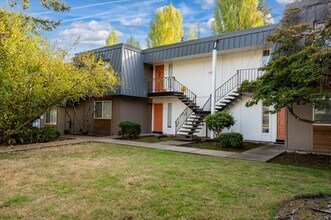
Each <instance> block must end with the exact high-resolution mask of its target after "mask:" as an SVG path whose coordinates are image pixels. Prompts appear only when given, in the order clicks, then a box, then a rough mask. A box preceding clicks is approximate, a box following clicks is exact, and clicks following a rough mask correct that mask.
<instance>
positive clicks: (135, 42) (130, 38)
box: [126, 35, 141, 48]
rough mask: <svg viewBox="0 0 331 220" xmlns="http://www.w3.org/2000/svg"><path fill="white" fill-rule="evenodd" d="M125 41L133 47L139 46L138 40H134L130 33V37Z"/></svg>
mask: <svg viewBox="0 0 331 220" xmlns="http://www.w3.org/2000/svg"><path fill="white" fill-rule="evenodd" d="M126 43H127V44H129V45H131V46H134V47H137V48H141V47H140V43H139V41H137V40H135V39H134V37H133V36H132V35H130V37H129V39H128V40H127V41H126Z"/></svg>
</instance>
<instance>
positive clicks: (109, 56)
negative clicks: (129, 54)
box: [96, 45, 122, 95]
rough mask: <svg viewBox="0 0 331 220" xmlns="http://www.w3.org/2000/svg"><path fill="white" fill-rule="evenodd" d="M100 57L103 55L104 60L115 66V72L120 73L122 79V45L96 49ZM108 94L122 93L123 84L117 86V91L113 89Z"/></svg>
mask: <svg viewBox="0 0 331 220" xmlns="http://www.w3.org/2000/svg"><path fill="white" fill-rule="evenodd" d="M96 52H97V53H98V55H99V56H100V57H102V59H103V60H105V61H107V62H109V63H110V65H111V66H112V67H113V69H114V70H115V72H116V73H117V74H118V77H119V78H120V80H122V79H121V78H122V77H121V76H122V74H121V70H122V47H121V45H119V46H117V45H116V46H114V47H107V49H106V48H104V49H103V48H102V49H100V51H96ZM107 94H108V95H120V94H121V86H120V85H119V86H117V87H116V91H111V92H108V93H107Z"/></svg>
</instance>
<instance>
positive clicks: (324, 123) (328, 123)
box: [313, 99, 331, 125]
mask: <svg viewBox="0 0 331 220" xmlns="http://www.w3.org/2000/svg"><path fill="white" fill-rule="evenodd" d="M329 101H330V102H331V99H330V100H329ZM317 111H318V110H317V109H316V108H315V107H314V108H313V120H314V121H315V119H316V116H315V114H316V112H317ZM320 112H325V110H324V111H320ZM314 125H331V120H330V122H328V121H326V122H320V123H314Z"/></svg>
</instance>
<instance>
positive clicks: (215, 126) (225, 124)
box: [206, 112, 235, 137]
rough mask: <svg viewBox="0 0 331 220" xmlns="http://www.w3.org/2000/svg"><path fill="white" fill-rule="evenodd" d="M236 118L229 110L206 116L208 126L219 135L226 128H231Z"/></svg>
mask: <svg viewBox="0 0 331 220" xmlns="http://www.w3.org/2000/svg"><path fill="white" fill-rule="evenodd" d="M234 124H235V120H234V118H233V116H232V115H231V114H229V113H228V112H216V113H214V114H211V115H208V116H207V117H206V125H207V128H208V129H210V130H212V131H213V132H214V133H215V134H216V137H218V136H219V135H220V134H221V132H222V130H223V129H224V128H230V127H232V126H233V125H234Z"/></svg>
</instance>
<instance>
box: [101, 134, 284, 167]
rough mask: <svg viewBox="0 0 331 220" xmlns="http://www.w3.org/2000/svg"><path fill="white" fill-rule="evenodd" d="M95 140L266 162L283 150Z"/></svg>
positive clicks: (105, 140)
mask: <svg viewBox="0 0 331 220" xmlns="http://www.w3.org/2000/svg"><path fill="white" fill-rule="evenodd" d="M95 142H101V143H114V144H121V145H128V146H135V147H146V148H153V149H162V150H169V151H177V152H183V153H191V154H199V155H209V156H216V157H225V158H235V159H242V160H252V161H260V162H267V161H269V160H271V159H272V158H274V157H276V156H278V155H279V154H281V153H283V152H285V148H284V146H283V145H277V144H267V145H264V146H261V147H257V148H255V149H252V150H249V151H245V152H242V153H237V152H229V151H219V150H208V149H199V148H191V147H181V146H176V145H174V144H177V145H183V143H182V141H178V142H179V143H178V142H177V141H169V144H167V142H159V143H144V142H138V141H126V140H119V139H112V138H98V139H96V140H95Z"/></svg>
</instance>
